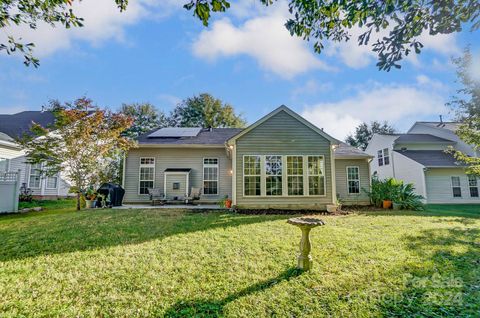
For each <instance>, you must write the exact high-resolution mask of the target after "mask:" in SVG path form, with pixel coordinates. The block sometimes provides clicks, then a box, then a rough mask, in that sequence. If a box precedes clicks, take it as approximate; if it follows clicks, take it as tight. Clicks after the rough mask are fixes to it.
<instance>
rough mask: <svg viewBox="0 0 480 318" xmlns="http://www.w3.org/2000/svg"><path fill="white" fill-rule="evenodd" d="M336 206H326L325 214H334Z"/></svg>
mask: <svg viewBox="0 0 480 318" xmlns="http://www.w3.org/2000/svg"><path fill="white" fill-rule="evenodd" d="M337 209H338V206H337V205H335V204H327V212H328V213H334V212H337Z"/></svg>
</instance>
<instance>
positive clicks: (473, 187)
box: [468, 175, 478, 198]
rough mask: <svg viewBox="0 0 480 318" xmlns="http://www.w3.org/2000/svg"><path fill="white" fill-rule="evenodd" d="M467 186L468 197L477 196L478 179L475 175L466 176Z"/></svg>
mask: <svg viewBox="0 0 480 318" xmlns="http://www.w3.org/2000/svg"><path fill="white" fill-rule="evenodd" d="M468 186H469V187H470V197H472V198H478V179H477V177H476V176H473V175H469V176H468Z"/></svg>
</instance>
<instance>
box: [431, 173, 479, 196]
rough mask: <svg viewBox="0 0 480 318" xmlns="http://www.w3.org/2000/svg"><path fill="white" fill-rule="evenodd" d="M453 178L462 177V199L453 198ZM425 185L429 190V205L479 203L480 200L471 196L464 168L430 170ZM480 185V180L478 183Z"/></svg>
mask: <svg viewBox="0 0 480 318" xmlns="http://www.w3.org/2000/svg"><path fill="white" fill-rule="evenodd" d="M452 176H453V177H456V176H458V177H460V186H461V190H462V197H461V198H454V197H453V190H452V179H451V178H452ZM425 183H426V188H427V203H478V204H480V198H472V197H471V196H470V188H469V186H468V177H467V175H466V174H465V170H463V169H462V168H451V169H441V168H437V169H428V170H427V171H426V172H425ZM478 183H479V184H480V179H479V181H478Z"/></svg>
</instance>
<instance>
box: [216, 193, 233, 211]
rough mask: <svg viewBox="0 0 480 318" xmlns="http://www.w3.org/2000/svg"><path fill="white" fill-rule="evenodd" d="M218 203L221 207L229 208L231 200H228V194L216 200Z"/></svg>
mask: <svg viewBox="0 0 480 318" xmlns="http://www.w3.org/2000/svg"><path fill="white" fill-rule="evenodd" d="M218 205H219V206H220V207H221V208H226V209H230V208H231V207H232V200H230V199H229V198H228V195H226V196H225V197H224V198H223V199H222V200H220V201H219V202H218Z"/></svg>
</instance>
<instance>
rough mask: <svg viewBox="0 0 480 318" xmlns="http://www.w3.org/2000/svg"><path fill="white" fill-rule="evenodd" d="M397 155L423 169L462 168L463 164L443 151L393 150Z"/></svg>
mask: <svg viewBox="0 0 480 318" xmlns="http://www.w3.org/2000/svg"><path fill="white" fill-rule="evenodd" d="M394 151H395V152H398V153H399V154H402V155H404V156H405V157H407V158H410V159H412V160H414V161H416V162H418V163H420V164H422V165H424V166H425V167H431V168H435V167H463V166H465V165H464V164H463V163H461V162H458V161H457V160H456V159H455V157H454V156H453V155H452V154H450V153H446V152H444V151H443V150H403V151H401V150H394Z"/></svg>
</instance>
